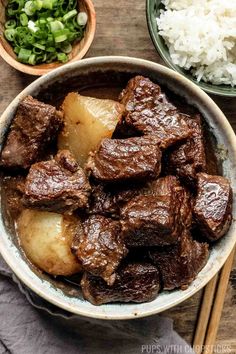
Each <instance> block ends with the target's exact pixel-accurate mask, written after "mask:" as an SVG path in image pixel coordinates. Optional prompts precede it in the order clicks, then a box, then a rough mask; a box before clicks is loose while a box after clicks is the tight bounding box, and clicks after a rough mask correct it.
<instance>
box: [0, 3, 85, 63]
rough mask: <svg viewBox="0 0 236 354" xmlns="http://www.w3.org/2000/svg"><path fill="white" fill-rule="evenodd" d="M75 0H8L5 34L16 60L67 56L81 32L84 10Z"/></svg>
mask: <svg viewBox="0 0 236 354" xmlns="http://www.w3.org/2000/svg"><path fill="white" fill-rule="evenodd" d="M77 6H78V0H8V1H7V6H6V22H5V26H4V36H5V38H6V40H7V41H9V43H10V44H11V45H12V49H13V50H14V52H15V53H16V55H17V57H18V60H19V61H21V62H23V63H25V64H29V65H36V64H40V63H45V62H46V63H51V62H52V61H56V60H58V61H60V62H62V63H65V62H67V61H68V60H69V57H68V54H69V53H71V51H72V49H73V47H72V46H73V42H74V41H75V40H78V41H79V40H81V39H82V38H83V36H84V31H85V24H86V23H87V14H86V13H83V12H80V13H79V14H78V11H77Z"/></svg>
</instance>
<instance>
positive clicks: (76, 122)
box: [58, 92, 124, 167]
mask: <svg viewBox="0 0 236 354" xmlns="http://www.w3.org/2000/svg"><path fill="white" fill-rule="evenodd" d="M62 109H63V111H64V123H65V126H64V129H63V131H62V133H61V134H60V135H59V140H58V147H59V149H67V150H70V151H71V152H72V153H73V155H74V156H75V157H76V159H77V161H78V163H79V164H80V166H82V167H83V165H84V163H85V162H86V161H87V159H88V155H89V152H90V151H94V150H95V149H96V147H97V145H98V144H99V143H100V141H101V140H102V139H103V138H111V136H112V134H113V132H114V130H115V128H116V125H117V123H118V122H119V120H120V119H121V116H122V113H123V110H124V107H123V105H121V104H120V103H118V102H116V101H112V100H107V99H98V98H93V97H85V96H81V95H79V94H77V93H74V92H72V93H69V94H68V95H67V96H66V98H65V100H64V102H63V105H62Z"/></svg>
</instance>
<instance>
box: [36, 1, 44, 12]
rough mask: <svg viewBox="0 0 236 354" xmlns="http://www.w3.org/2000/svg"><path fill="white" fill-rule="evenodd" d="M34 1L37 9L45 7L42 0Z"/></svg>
mask: <svg viewBox="0 0 236 354" xmlns="http://www.w3.org/2000/svg"><path fill="white" fill-rule="evenodd" d="M34 3H35V7H36V9H37V10H41V9H42V7H43V2H42V0H35V2H34Z"/></svg>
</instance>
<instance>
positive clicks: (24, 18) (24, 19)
mask: <svg viewBox="0 0 236 354" xmlns="http://www.w3.org/2000/svg"><path fill="white" fill-rule="evenodd" d="M20 23H21V24H22V26H27V25H28V17H27V15H26V14H20Z"/></svg>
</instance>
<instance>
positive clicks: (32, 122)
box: [1, 96, 63, 169]
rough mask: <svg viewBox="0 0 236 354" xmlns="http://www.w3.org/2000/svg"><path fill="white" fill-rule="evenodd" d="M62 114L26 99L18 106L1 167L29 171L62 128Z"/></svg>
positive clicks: (2, 156) (4, 149)
mask: <svg viewBox="0 0 236 354" xmlns="http://www.w3.org/2000/svg"><path fill="white" fill-rule="evenodd" d="M62 124H63V121H62V113H61V112H59V111H57V110H56V108H55V107H53V106H51V105H48V104H45V103H42V102H40V101H38V100H36V99H34V98H32V97H31V96H27V97H26V98H25V99H24V100H23V101H22V102H20V103H19V106H18V109H17V112H16V115H15V118H14V120H13V123H12V125H11V127H10V132H9V134H8V136H7V139H6V142H5V145H4V148H3V150H2V154H1V165H2V166H4V167H7V168H24V169H27V168H29V167H30V165H32V164H33V163H34V162H36V161H38V160H39V159H40V157H41V156H42V154H43V153H44V152H45V149H46V148H47V147H48V145H49V143H50V142H51V141H52V140H54V138H55V137H56V135H57V132H58V131H59V129H60V128H61V127H62Z"/></svg>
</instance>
